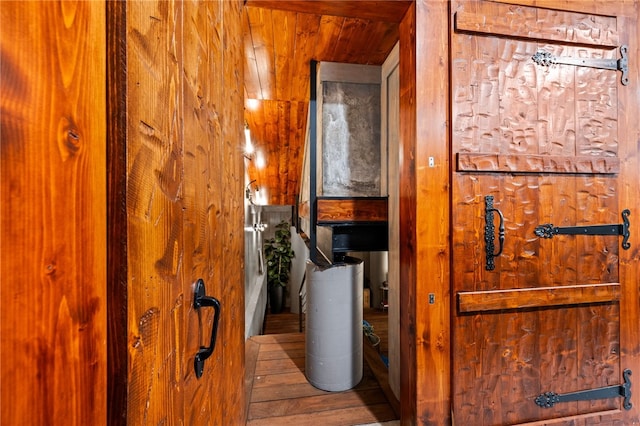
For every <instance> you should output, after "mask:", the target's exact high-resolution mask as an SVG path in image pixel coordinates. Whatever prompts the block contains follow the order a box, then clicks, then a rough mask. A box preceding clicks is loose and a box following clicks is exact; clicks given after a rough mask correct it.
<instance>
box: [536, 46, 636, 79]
mask: <svg viewBox="0 0 640 426" xmlns="http://www.w3.org/2000/svg"><path fill="white" fill-rule="evenodd" d="M628 52H629V48H628V47H627V46H626V45H622V46H620V55H621V56H622V57H621V58H620V59H617V60H616V59H601V58H567V57H564V58H559V57H557V56H555V55H553V54H551V53H550V52H547V51H546V50H538V51H537V52H536V53H535V54H534V55H533V56H532V57H531V59H533V62H535V63H536V64H538V65H542V66H545V67H548V66H550V65H556V64H563V65H576V66H579V67H580V66H581V67H589V68H599V69H605V70H614V71H622V76H621V77H620V82H621V83H622V85H623V86H626V85H628V84H629V77H628V76H627V72H628V71H629V65H628V63H629V62H628V59H627V53H628Z"/></svg>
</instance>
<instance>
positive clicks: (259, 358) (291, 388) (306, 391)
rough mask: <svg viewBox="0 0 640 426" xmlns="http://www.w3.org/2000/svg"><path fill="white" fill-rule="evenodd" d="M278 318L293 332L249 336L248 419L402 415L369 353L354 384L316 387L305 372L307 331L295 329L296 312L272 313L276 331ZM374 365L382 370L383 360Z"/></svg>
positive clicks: (339, 421) (281, 421)
mask: <svg viewBox="0 0 640 426" xmlns="http://www.w3.org/2000/svg"><path fill="white" fill-rule="evenodd" d="M274 321H275V322H279V325H278V326H279V327H280V329H285V330H287V331H292V330H295V332H288V333H284V334H265V335H261V336H253V337H251V338H249V339H248V340H247V344H246V377H245V381H246V389H247V404H248V406H247V425H250V426H258V425H270V426H271V425H273V426H281V425H282V426H284V425H296V426H298V425H300V426H302V425H313V426H317V425H323V426H325V425H326V426H334V425H335V426H338V425H344V426H351V425H363V424H369V423H384V422H388V421H392V420H396V419H398V417H397V416H396V413H395V412H394V409H393V407H392V405H391V404H390V403H389V401H388V400H387V397H386V396H385V393H384V392H383V390H382V388H381V386H380V383H379V382H378V379H376V376H375V375H374V373H373V370H372V367H370V366H369V363H368V362H367V361H369V359H370V358H371V357H367V356H365V359H367V361H365V362H364V363H363V378H362V380H361V382H360V383H359V384H358V385H357V386H356V387H355V388H353V389H350V390H347V391H342V392H327V391H323V390H320V389H317V388H315V387H313V386H312V385H311V384H309V382H308V381H307V379H306V377H305V375H304V364H305V354H304V342H305V335H304V333H300V332H298V331H297V330H298V328H297V327H298V322H297V321H298V316H297V315H295V314H289V313H284V314H277V315H269V316H268V319H267V323H269V322H271V324H270V326H268V327H267V328H268V329H269V330H268V331H271V332H273V331H274V329H273V326H274V325H275V324H274ZM290 323H292V325H288V324H290ZM293 327H295V328H293ZM376 331H377V329H376ZM385 338H386V336H385ZM385 340H386V339H385ZM363 345H364V346H365V347H364V350H365V351H367V350H368V349H370V350H369V352H370V353H371V351H374V353H375V349H373V348H372V347H371V346H370V344H369V343H368V342H367V341H366V339H365V342H364V343H363ZM367 345H368V346H369V348H367ZM373 369H377V370H380V368H379V365H378V366H373ZM396 404H397V401H396Z"/></svg>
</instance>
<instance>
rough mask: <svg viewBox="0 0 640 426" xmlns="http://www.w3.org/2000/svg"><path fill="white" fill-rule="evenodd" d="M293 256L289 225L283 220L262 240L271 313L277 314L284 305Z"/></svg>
mask: <svg viewBox="0 0 640 426" xmlns="http://www.w3.org/2000/svg"><path fill="white" fill-rule="evenodd" d="M294 256H295V253H294V252H293V249H292V248H291V225H290V224H289V222H287V221H285V220H283V221H282V222H280V223H279V224H278V225H276V228H275V235H274V237H273V238H269V239H268V240H266V241H265V242H264V257H265V261H266V263H267V289H268V291H269V306H270V307H271V313H272V314H277V313H280V312H281V311H282V308H283V306H284V294H285V291H284V290H285V288H286V286H287V283H288V282H289V273H290V272H291V260H292V259H293V257H294Z"/></svg>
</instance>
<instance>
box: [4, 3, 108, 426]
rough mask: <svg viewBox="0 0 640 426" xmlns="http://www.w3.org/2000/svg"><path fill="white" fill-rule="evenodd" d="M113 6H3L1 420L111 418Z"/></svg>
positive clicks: (15, 422) (82, 421) (96, 420)
mask: <svg viewBox="0 0 640 426" xmlns="http://www.w3.org/2000/svg"><path fill="white" fill-rule="evenodd" d="M105 34H106V30H105V4H104V2H101V1H95V2H77V3H61V2H0V48H1V49H0V66H1V70H0V87H1V88H2V89H1V90H2V95H1V96H0V150H1V154H0V176H1V178H0V193H1V197H2V202H1V203H0V218H1V222H0V223H1V235H2V237H1V245H2V250H0V252H1V260H0V275H1V277H2V278H1V281H2V285H0V294H1V297H0V299H1V300H2V308H1V315H2V321H1V326H0V335H1V336H2V339H1V343H0V374H1V375H0V398H1V400H0V406H1V409H0V423H1V424H3V425H25V424H39V425H44V424H54V425H62V424H64V425H89V424H103V423H104V422H105V419H106V407H107V397H106V392H105V391H106V387H107V368H106V365H107V345H106V343H107V342H106V339H107V324H106V312H107V290H106V287H107V283H106V275H107V272H106V257H107V255H106V245H107V236H106V214H105V212H106V175H107V173H106V161H105V152H106V139H105V133H106V107H105V99H106V84H105V82H106V75H105V74H106V55H105V49H104V47H105V45H106V40H105Z"/></svg>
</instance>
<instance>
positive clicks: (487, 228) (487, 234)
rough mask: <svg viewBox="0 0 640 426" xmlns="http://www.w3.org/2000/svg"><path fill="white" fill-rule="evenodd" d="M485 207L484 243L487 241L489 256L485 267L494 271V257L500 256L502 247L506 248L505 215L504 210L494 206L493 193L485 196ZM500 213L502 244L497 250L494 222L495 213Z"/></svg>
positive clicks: (500, 240)
mask: <svg viewBox="0 0 640 426" xmlns="http://www.w3.org/2000/svg"><path fill="white" fill-rule="evenodd" d="M484 203H485V209H484V220H485V225H484V243H485V246H484V247H485V254H486V257H487V263H486V265H485V269H486V270H487V271H493V270H494V269H495V267H496V265H495V262H494V258H496V257H498V256H500V255H501V254H502V249H503V248H504V216H503V215H502V212H501V211H500V210H498V209H496V208H494V207H493V195H487V196H485V197H484ZM494 212H495V213H498V217H499V218H500V223H499V225H498V243H500V246H499V247H498V251H497V252H495V244H494V241H495V238H496V236H495V233H496V228H495V225H494V224H493V213H494Z"/></svg>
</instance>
